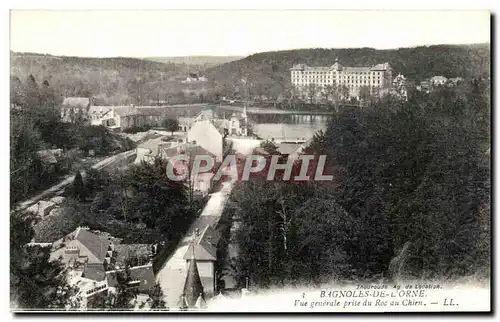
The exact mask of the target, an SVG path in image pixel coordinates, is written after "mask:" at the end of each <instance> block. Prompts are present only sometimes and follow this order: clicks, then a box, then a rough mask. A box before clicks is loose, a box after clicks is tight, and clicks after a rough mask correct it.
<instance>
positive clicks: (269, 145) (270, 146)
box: [259, 140, 280, 155]
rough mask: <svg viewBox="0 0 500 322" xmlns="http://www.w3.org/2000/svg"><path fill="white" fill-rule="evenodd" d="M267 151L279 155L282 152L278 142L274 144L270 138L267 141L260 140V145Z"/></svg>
mask: <svg viewBox="0 0 500 322" xmlns="http://www.w3.org/2000/svg"><path fill="white" fill-rule="evenodd" d="M259 146H260V147H261V148H262V149H263V150H264V151H265V152H267V153H269V154H271V155H275V154H276V155H279V154H280V153H279V152H278V147H277V146H276V144H274V142H272V141H269V140H266V141H262V142H260V145H259Z"/></svg>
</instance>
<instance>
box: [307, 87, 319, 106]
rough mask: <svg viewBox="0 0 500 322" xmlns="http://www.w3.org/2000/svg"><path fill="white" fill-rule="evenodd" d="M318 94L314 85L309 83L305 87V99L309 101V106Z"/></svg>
mask: <svg viewBox="0 0 500 322" xmlns="http://www.w3.org/2000/svg"><path fill="white" fill-rule="evenodd" d="M317 93H318V88H317V86H316V84H315V83H310V84H309V85H307V98H308V99H309V104H312V103H313V101H314V99H315V98H316V95H317Z"/></svg>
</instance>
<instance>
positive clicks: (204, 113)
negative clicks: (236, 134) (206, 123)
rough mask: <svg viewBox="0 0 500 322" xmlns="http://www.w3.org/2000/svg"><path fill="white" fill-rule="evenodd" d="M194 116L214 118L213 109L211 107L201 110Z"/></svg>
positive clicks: (205, 118) (207, 118)
mask: <svg viewBox="0 0 500 322" xmlns="http://www.w3.org/2000/svg"><path fill="white" fill-rule="evenodd" d="M194 118H195V119H196V118H200V119H202V120H211V119H213V118H214V111H213V110H211V109H205V110H201V111H200V112H199V113H198V114H196V115H195V117H194Z"/></svg>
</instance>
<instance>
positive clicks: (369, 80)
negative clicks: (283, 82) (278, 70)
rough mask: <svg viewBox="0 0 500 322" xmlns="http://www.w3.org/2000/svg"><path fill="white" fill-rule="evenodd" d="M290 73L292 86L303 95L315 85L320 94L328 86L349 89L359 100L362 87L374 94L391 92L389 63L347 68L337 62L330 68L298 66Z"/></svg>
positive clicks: (351, 94) (350, 93) (351, 95)
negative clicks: (311, 85)
mask: <svg viewBox="0 0 500 322" xmlns="http://www.w3.org/2000/svg"><path fill="white" fill-rule="evenodd" d="M290 71H291V77H292V84H293V85H294V86H295V87H296V88H297V89H299V91H302V93H305V92H306V91H307V90H308V88H309V86H310V85H309V84H315V86H316V88H317V92H318V94H319V93H321V92H323V91H324V90H325V88H326V87H327V86H328V85H334V86H335V87H336V88H338V89H340V88H342V87H345V88H347V89H348V90H349V96H350V97H357V98H359V92H360V89H361V88H362V87H368V88H370V90H371V92H372V93H381V92H383V91H384V90H389V89H390V87H391V85H392V68H391V66H390V65H389V63H383V64H378V65H375V66H371V67H347V66H342V65H341V64H339V62H338V61H337V60H335V64H333V65H332V66H330V67H310V66H307V65H305V64H298V65H295V66H293V67H292V68H290ZM345 92H347V90H345Z"/></svg>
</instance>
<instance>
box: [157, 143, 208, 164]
mask: <svg viewBox="0 0 500 322" xmlns="http://www.w3.org/2000/svg"><path fill="white" fill-rule="evenodd" d="M179 148H180V149H181V151H184V153H183V154H186V155H189V156H191V157H193V158H194V157H195V156H197V155H207V156H209V157H212V158H214V157H215V155H214V154H213V153H211V152H209V151H208V150H206V149H204V148H202V147H201V146H199V145H192V144H186V143H181V144H180V145H176V146H173V147H169V148H164V149H162V151H161V153H162V155H164V156H166V157H168V158H172V157H174V156H176V155H179ZM193 160H194V159H193Z"/></svg>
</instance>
